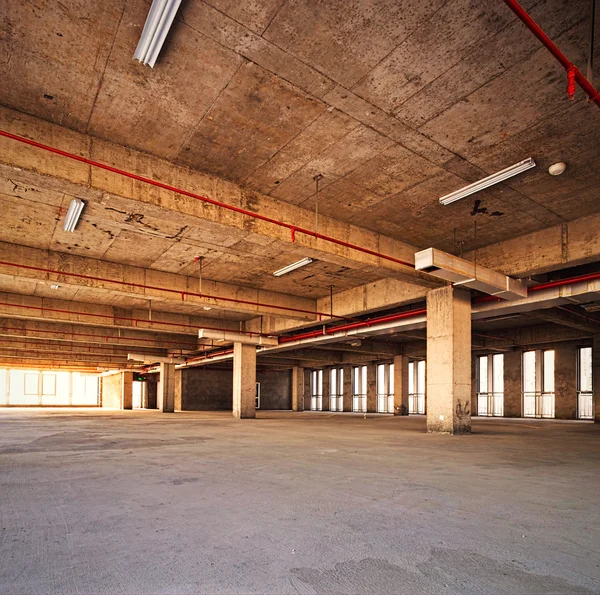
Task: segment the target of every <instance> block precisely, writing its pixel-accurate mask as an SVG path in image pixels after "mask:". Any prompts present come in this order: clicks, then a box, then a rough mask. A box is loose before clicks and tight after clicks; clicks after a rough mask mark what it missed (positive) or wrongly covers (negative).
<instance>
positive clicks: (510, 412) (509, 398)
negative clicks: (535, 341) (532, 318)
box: [504, 349, 523, 417]
mask: <svg viewBox="0 0 600 595" xmlns="http://www.w3.org/2000/svg"><path fill="white" fill-rule="evenodd" d="M504 417H523V352H522V351H521V350H520V349H517V350H516V351H507V352H506V353H505V354H504Z"/></svg>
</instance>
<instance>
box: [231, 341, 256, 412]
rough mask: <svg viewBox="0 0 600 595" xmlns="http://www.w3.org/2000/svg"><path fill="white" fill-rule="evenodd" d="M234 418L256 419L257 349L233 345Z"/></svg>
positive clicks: (238, 344) (237, 344)
mask: <svg viewBox="0 0 600 595" xmlns="http://www.w3.org/2000/svg"><path fill="white" fill-rule="evenodd" d="M233 417H235V418H237V419H246V418H252V417H256V347H255V346H254V345H244V344H243V343H234V344H233Z"/></svg>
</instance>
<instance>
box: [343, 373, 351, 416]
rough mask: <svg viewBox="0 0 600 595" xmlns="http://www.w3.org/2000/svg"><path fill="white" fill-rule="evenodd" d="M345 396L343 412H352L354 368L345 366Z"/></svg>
mask: <svg viewBox="0 0 600 595" xmlns="http://www.w3.org/2000/svg"><path fill="white" fill-rule="evenodd" d="M343 370H344V384H343V388H344V394H343V398H342V411H346V412H351V411H352V372H353V369H352V366H344V368H343Z"/></svg>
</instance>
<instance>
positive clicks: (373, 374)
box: [367, 363, 377, 413]
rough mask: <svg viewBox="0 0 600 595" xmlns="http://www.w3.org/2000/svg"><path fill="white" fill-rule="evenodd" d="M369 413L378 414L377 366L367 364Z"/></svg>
mask: <svg viewBox="0 0 600 595" xmlns="http://www.w3.org/2000/svg"><path fill="white" fill-rule="evenodd" d="M367 413H377V364H376V363H370V364H367Z"/></svg>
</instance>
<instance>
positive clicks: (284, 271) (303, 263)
mask: <svg viewBox="0 0 600 595" xmlns="http://www.w3.org/2000/svg"><path fill="white" fill-rule="evenodd" d="M311 262H313V259H312V258H303V259H302V260H299V261H297V262H293V263H292V264H288V265H287V266H286V267H283V268H282V269H279V270H278V271H275V272H274V273H273V275H274V276H275V277H281V275H287V274H288V273H291V272H292V271H295V270H296V269H299V268H301V267H305V266H306V265H307V264H310V263H311Z"/></svg>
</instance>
